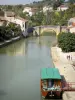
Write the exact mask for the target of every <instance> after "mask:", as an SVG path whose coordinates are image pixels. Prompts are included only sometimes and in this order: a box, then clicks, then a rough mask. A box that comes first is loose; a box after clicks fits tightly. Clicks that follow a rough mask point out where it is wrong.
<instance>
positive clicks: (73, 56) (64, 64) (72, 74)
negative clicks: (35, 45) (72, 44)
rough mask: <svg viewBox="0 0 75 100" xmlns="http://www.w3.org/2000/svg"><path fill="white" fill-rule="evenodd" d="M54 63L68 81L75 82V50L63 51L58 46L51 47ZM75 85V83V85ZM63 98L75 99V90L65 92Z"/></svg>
mask: <svg viewBox="0 0 75 100" xmlns="http://www.w3.org/2000/svg"><path fill="white" fill-rule="evenodd" d="M51 53H52V59H53V63H54V65H55V67H56V68H58V69H59V72H60V74H61V75H63V76H64V78H65V80H66V81H67V82H75V52H70V53H63V52H62V50H61V49H60V48H58V47H57V46H55V47H52V48H51ZM73 86H74V87H75V85H73ZM63 100H75V92H64V94H63Z"/></svg>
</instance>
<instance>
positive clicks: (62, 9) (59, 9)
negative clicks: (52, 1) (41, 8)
mask: <svg viewBox="0 0 75 100" xmlns="http://www.w3.org/2000/svg"><path fill="white" fill-rule="evenodd" d="M67 9H68V7H63V8H61V7H58V8H57V11H64V10H67Z"/></svg>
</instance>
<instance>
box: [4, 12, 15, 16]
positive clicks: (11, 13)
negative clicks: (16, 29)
mask: <svg viewBox="0 0 75 100" xmlns="http://www.w3.org/2000/svg"><path fill="white" fill-rule="evenodd" d="M5 13H6V15H7V16H8V17H9V16H15V13H14V12H12V11H5Z"/></svg>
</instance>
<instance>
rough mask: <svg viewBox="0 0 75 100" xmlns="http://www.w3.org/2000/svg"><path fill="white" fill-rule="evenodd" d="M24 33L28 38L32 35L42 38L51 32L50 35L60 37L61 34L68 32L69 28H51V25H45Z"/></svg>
mask: <svg viewBox="0 0 75 100" xmlns="http://www.w3.org/2000/svg"><path fill="white" fill-rule="evenodd" d="M28 29H30V30H31V32H28V31H27V30H28ZM28 29H26V30H25V32H23V33H22V34H23V36H24V37H27V36H30V35H33V36H40V35H43V33H44V32H50V33H55V34H56V35H58V34H59V33H60V32H66V31H67V27H66V26H50V25H44V26H36V27H33V28H28Z"/></svg>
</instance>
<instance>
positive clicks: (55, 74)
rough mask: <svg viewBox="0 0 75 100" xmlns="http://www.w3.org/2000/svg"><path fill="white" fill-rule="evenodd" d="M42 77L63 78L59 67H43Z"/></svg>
mask: <svg viewBox="0 0 75 100" xmlns="http://www.w3.org/2000/svg"><path fill="white" fill-rule="evenodd" d="M41 79H61V76H60V73H59V70H58V69H57V68H52V67H51V68H42V69H41Z"/></svg>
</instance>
